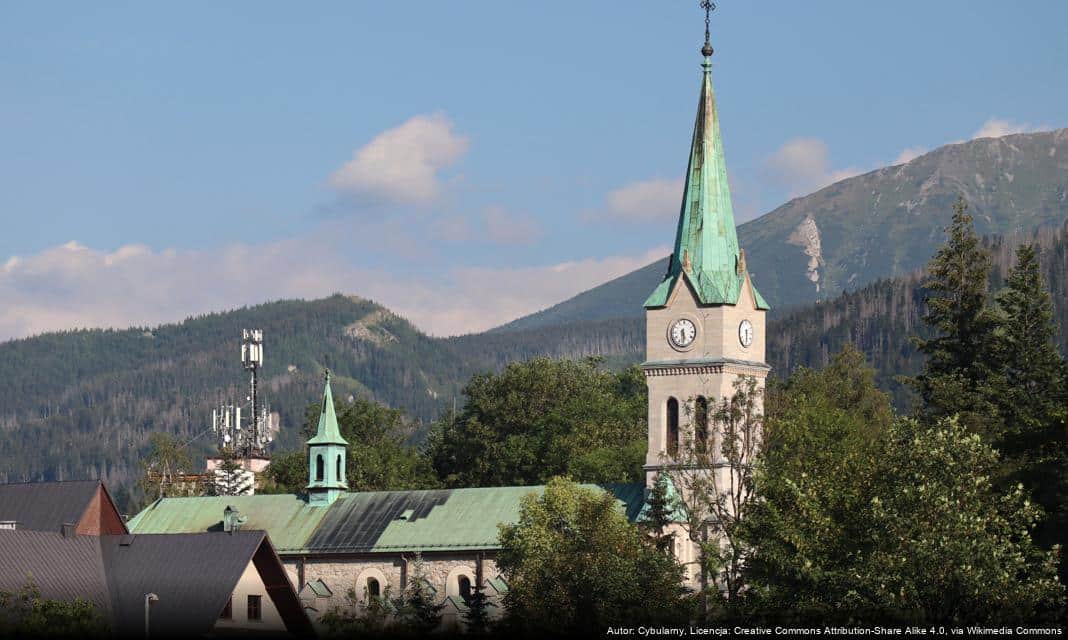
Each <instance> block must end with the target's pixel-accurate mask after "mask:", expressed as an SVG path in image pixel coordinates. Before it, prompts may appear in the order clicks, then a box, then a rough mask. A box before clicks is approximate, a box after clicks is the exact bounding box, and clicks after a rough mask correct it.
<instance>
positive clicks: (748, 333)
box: [738, 320, 753, 347]
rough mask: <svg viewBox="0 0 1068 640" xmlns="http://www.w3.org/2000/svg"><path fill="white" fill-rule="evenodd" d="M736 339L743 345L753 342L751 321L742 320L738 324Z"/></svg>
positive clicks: (746, 345)
mask: <svg viewBox="0 0 1068 640" xmlns="http://www.w3.org/2000/svg"><path fill="white" fill-rule="evenodd" d="M738 341H739V342H741V343H742V346H743V347H748V346H749V345H751V344H753V323H752V322H749V321H748V320H742V323H741V324H740V325H738Z"/></svg>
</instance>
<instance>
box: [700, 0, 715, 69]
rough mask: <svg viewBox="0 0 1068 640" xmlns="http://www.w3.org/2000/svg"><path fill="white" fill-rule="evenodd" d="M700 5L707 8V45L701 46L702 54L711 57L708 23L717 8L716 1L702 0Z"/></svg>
mask: <svg viewBox="0 0 1068 640" xmlns="http://www.w3.org/2000/svg"><path fill="white" fill-rule="evenodd" d="M700 6H701V8H702V9H704V10H705V46H703V47H701V55H703V56H704V57H706V58H707V57H709V56H711V55H712V43H711V38H710V37H709V34H708V23H709V20H710V19H711V16H712V12H713V11H715V10H716V3H715V2H712V0H701V3H700Z"/></svg>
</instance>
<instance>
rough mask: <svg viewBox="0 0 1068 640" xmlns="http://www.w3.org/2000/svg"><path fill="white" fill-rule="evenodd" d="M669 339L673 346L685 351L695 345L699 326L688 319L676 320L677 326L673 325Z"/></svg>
mask: <svg viewBox="0 0 1068 640" xmlns="http://www.w3.org/2000/svg"><path fill="white" fill-rule="evenodd" d="M669 337H670V338H671V344H673V345H675V346H676V347H679V348H683V349H684V348H686V347H688V346H690V345H691V344H693V339H694V338H696V337H697V325H695V324H694V323H693V320H687V319H686V318H682V319H680V320H676V321H675V324H673V325H671V331H670V332H669Z"/></svg>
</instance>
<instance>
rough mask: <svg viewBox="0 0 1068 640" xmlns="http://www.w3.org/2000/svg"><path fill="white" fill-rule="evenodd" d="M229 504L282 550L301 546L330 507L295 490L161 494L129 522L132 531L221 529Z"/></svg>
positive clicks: (249, 527) (247, 524)
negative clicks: (312, 502) (315, 504)
mask: <svg viewBox="0 0 1068 640" xmlns="http://www.w3.org/2000/svg"><path fill="white" fill-rule="evenodd" d="M228 506H232V507H233V508H235V509H237V510H238V511H240V512H241V516H244V517H246V518H248V520H246V521H245V523H244V524H242V525H241V528H242V529H245V530H262V531H266V532H267V535H269V536H270V537H271V542H272V543H274V546H275V549H277V550H278V552H279V553H287V552H293V551H296V550H300V549H301V548H302V547H303V545H304V542H305V541H306V540H307V539H308V538H309V537H310V536H311V534H312V533H313V532H314V531H315V528H316V527H318V526H319V522H320V521H321V520H322V519H323V516H325V515H326V513H327V511H328V510H327V509H324V508H322V507H311V506H308V503H307V501H305V500H304V498H303V497H302V496H297V495H292V494H280V495H257V496H205V497H194V498H160V499H159V500H156V501H155V502H153V503H152V504H150V505H149V506H148V507H146V508H145V510H144V511H142V512H141V513H139V514H137V515H136V516H134V518H133V519H131V520H130V521H129V522H127V523H126V526H127V528H129V530H130V532H131V533H193V532H197V531H222V516H223V511H224V510H225V509H226V507H228Z"/></svg>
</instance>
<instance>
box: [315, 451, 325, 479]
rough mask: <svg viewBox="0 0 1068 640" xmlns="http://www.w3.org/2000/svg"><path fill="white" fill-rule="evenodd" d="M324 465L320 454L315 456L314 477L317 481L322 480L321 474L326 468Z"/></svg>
mask: <svg viewBox="0 0 1068 640" xmlns="http://www.w3.org/2000/svg"><path fill="white" fill-rule="evenodd" d="M325 466H326V465H324V464H323V456H322V454H319V455H317V456H315V479H316V480H317V481H319V482H322V481H323V474H324V473H326V470H325V469H324V468H323V467H325Z"/></svg>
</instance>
